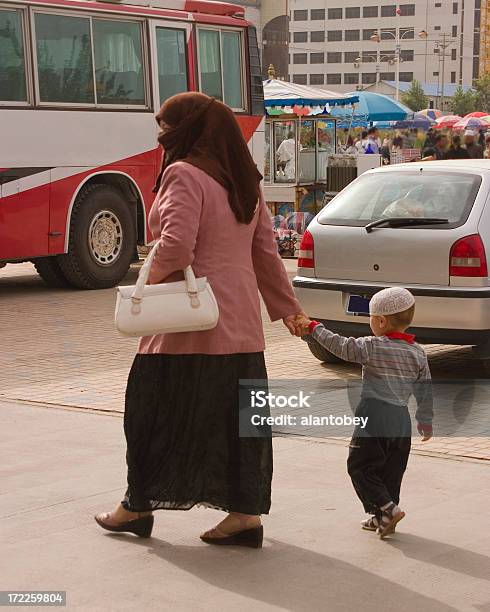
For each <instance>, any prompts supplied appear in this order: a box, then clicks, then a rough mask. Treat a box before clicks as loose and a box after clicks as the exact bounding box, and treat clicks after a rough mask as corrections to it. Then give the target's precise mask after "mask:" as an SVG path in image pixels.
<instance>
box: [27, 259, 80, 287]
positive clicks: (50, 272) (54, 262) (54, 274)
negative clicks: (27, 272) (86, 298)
mask: <svg viewBox="0 0 490 612" xmlns="http://www.w3.org/2000/svg"><path fill="white" fill-rule="evenodd" d="M32 263H33V264H34V267H35V268H36V272H37V273H38V274H39V276H40V277H41V278H42V279H43V281H44V282H45V284H46V285H47V286H48V287H51V288H53V289H66V288H68V287H71V286H72V285H71V284H70V283H69V282H68V280H67V279H66V277H65V275H64V274H63V272H62V271H61V268H60V264H59V261H58V258H57V257H56V256H54V257H38V258H37V259H34V260H33V262H32Z"/></svg>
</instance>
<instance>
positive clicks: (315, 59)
mask: <svg viewBox="0 0 490 612" xmlns="http://www.w3.org/2000/svg"><path fill="white" fill-rule="evenodd" d="M324 63H325V53H310V64H324Z"/></svg>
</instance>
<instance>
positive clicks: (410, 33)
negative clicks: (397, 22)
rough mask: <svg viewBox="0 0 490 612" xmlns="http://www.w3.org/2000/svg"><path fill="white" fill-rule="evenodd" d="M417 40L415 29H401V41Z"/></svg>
mask: <svg viewBox="0 0 490 612" xmlns="http://www.w3.org/2000/svg"><path fill="white" fill-rule="evenodd" d="M414 38H415V30H414V29H413V28H400V40H401V39H403V40H413V39H414Z"/></svg>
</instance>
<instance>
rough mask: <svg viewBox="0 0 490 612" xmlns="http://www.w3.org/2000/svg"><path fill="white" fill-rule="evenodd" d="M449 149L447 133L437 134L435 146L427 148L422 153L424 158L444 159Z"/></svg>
mask: <svg viewBox="0 0 490 612" xmlns="http://www.w3.org/2000/svg"><path fill="white" fill-rule="evenodd" d="M446 150H447V136H446V135H445V134H437V135H436V137H435V138H434V146H433V147H429V148H428V149H425V150H424V152H423V153H422V159H423V160H426V161H428V160H431V159H432V160H439V159H444V156H445V155H446Z"/></svg>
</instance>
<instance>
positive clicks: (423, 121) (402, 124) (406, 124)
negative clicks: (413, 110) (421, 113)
mask: <svg viewBox="0 0 490 612" xmlns="http://www.w3.org/2000/svg"><path fill="white" fill-rule="evenodd" d="M434 123H435V121H432V120H431V119H429V118H428V117H417V115H415V117H414V118H413V119H405V121H397V122H396V123H395V124H394V125H393V127H394V128H395V129H396V130H407V129H410V130H426V131H427V130H428V129H429V128H430V127H431V126H432V125H434Z"/></svg>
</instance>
